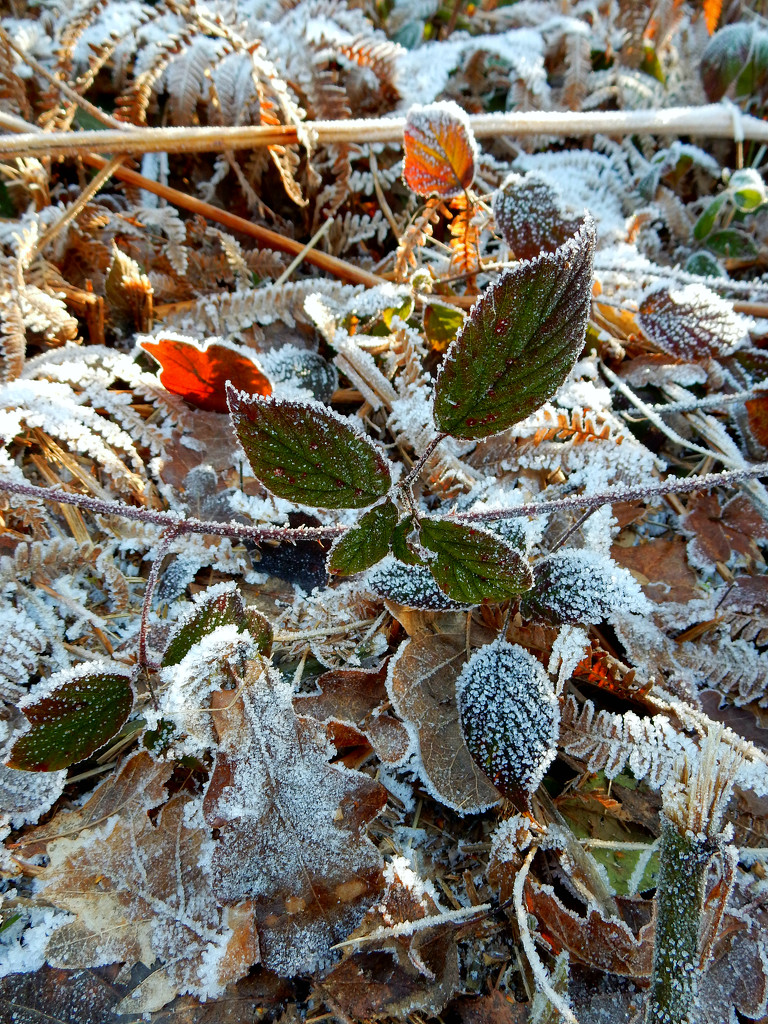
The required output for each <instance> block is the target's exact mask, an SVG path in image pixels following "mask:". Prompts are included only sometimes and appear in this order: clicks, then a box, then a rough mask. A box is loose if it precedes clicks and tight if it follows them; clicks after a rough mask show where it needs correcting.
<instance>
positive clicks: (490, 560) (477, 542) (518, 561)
mask: <svg viewBox="0 0 768 1024" xmlns="http://www.w3.org/2000/svg"><path fill="white" fill-rule="evenodd" d="M419 531H420V534H421V542H422V544H423V545H424V547H425V548H426V549H427V550H428V551H430V552H432V553H433V554H434V556H435V557H434V558H433V559H432V560H431V561H430V563H429V567H430V569H431V570H432V575H433V576H434V577H435V579H436V580H437V582H438V585H439V587H440V589H441V590H442V591H443V592H444V593H446V594H447V595H448V597H450V598H452V599H453V600H454V601H459V602H460V603H461V604H469V605H473V604H482V603H483V602H484V601H506V600H508V599H509V598H512V597H516V596H517V595H518V594H520V593H522V592H523V591H525V590H528V588H529V587H530V586H531V585H532V583H533V574H532V573H531V569H530V566H529V565H528V563H527V562H526V560H525V559H524V558H523V557H522V556H521V555H520V553H519V551H517V550H516V548H514V547H513V546H512V545H511V544H508V543H507V542H506V541H505V540H502V539H501V538H500V537H499V536H498V535H497V534H494V533H491V531H490V530H485V529H483V528H482V527H474V526H465V525H464V524H462V523H452V522H449V521H448V520H447V519H422V521H421V523H420V524H419Z"/></svg>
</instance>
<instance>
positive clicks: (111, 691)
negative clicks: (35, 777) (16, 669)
mask: <svg viewBox="0 0 768 1024" xmlns="http://www.w3.org/2000/svg"><path fill="white" fill-rule="evenodd" d="M20 707H21V710H22V711H23V712H24V714H25V716H26V718H27V721H28V722H29V724H30V726H31V728H30V730H29V732H26V733H24V734H23V735H22V736H20V737H19V738H18V739H17V740H16V742H15V743H14V745H13V747H12V748H11V753H10V756H9V758H8V761H7V764H8V767H9V768H20V769H22V770H23V771H29V772H55V771H59V770H60V769H61V768H66V767H68V766H69V765H71V764H75V763H76V762H77V761H82V760H83V759H84V758H86V757H89V756H90V755H91V754H93V753H94V751H96V750H98V749H99V747H102V746H104V744H105V743H106V742H107V740H109V739H111V738H112V736H114V735H115V734H116V733H117V732H118V731H119V730H120V728H121V727H122V726H123V725H124V724H125V722H126V720H127V718H128V715H129V714H130V713H131V708H132V707H133V689H132V687H131V681H130V673H129V670H128V669H124V668H123V666H121V665H118V664H117V663H111V664H109V666H108V667H107V666H106V664H105V663H104V662H102V663H100V664H98V665H95V664H94V665H89V664H86V665H80V666H78V667H77V668H75V669H67V670H65V671H63V672H58V673H56V674H55V675H53V676H51V678H50V679H49V680H47V681H46V682H45V683H42V684H41V685H40V686H38V687H36V688H35V689H34V690H32V692H31V693H30V695H29V697H28V698H27V699H26V700H25V701H22V703H21V704H20Z"/></svg>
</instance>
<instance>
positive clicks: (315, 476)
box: [227, 384, 391, 508]
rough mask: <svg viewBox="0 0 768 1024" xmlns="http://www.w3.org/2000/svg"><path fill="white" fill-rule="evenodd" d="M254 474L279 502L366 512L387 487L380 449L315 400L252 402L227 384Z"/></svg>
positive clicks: (386, 469) (234, 419)
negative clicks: (285, 500)
mask: <svg viewBox="0 0 768 1024" xmlns="http://www.w3.org/2000/svg"><path fill="white" fill-rule="evenodd" d="M227 401H228V404H229V411H230V414H231V416H232V422H233V424H234V427H235V430H236V432H237V436H238V438H239V440H240V444H241V445H242V446H243V449H244V451H245V454H246V456H247V457H248V461H249V463H250V465H251V469H252V470H253V474H254V476H255V477H257V478H258V479H259V480H260V481H261V482H262V483H263V484H264V486H265V487H266V488H267V489H268V490H270V491H271V492H272V493H273V494H276V495H277V496H278V498H286V499H287V500H288V501H294V502H297V503H298V504H301V505H308V506H310V507H312V508H365V507H366V506H367V505H372V504H373V503H374V502H375V501H376V500H377V499H378V498H382V497H383V496H384V495H385V494H387V492H388V491H389V488H390V486H391V477H390V472H389V463H388V462H387V459H386V457H385V456H384V454H383V452H382V450H381V449H380V448H379V447H378V446H377V445H376V444H374V442H373V441H371V440H370V438H368V437H366V436H365V434H362V433H360V431H358V430H356V429H355V428H354V427H353V426H352V425H351V424H350V422H349V421H348V420H345V419H344V417H343V416H339V414H338V413H336V412H334V411H333V410H332V409H328V408H326V407H325V406H324V405H321V404H320V403H319V402H295V401H285V400H281V399H276V398H266V399H265V398H254V397H252V396H250V395H247V394H244V393H243V392H241V391H238V390H237V388H235V387H233V386H232V385H231V384H228V385H227Z"/></svg>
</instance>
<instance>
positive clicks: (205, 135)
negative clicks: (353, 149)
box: [0, 103, 768, 158]
mask: <svg viewBox="0 0 768 1024" xmlns="http://www.w3.org/2000/svg"><path fill="white" fill-rule="evenodd" d="M469 121H470V124H471V125H472V130H473V132H474V133H475V136H476V137H477V138H479V139H483V138H494V137H496V136H499V135H540V134H543V135H568V136H579V135H587V136H589V135H596V134H603V135H622V136H625V135H634V134H644V135H693V136H699V137H702V136H703V137H707V138H726V139H727V138H732V139H735V140H742V139H752V140H755V141H759V142H768V123H766V122H765V121H760V120H759V119H758V118H756V117H752V116H750V115H746V114H741V112H740V111H738V110H737V109H736V108H734V107H730V106H727V105H725V104H719V103H712V104H709V105H707V106H703V107H669V108H667V109H661V110H625V111H622V110H616V111H614V110H607V111H606V110H598V111H586V112H583V113H580V112H577V111H550V110H547V111H540V110H535V111H526V112H524V113H509V114H476V115H474V116H472V117H470V119H469ZM2 124H4V118H3V119H0V125H2ZM8 127H10V125H9V126H8ZM126 127H127V126H126ZM301 127H302V131H308V132H310V133H311V134H312V136H313V137H314V138H315V139H316V140H317V144H318V145H320V146H329V145H338V144H343V143H348V144H360V143H364V142H394V143H399V142H402V139H403V129H404V128H405V118H404V117H391V118H387V117H380V118H354V119H350V120H348V121H306V122H304V123H303V124H302V126H301ZM11 130H13V128H11ZM298 135H299V132H298V129H297V128H295V127H293V126H289V125H284V126H276V127H274V126H271V125H266V126H264V125H242V126H237V127H226V128H221V127H205V128H188V127H180V128H134V129H133V130H106V131H85V132H56V133H43V134H41V133H37V132H26V133H25V134H24V135H20V136H18V137H16V138H4V139H0V156H3V157H13V156H36V157H39V158H42V157H44V156H71V155H72V154H74V153H84V152H90V153H111V154H116V153H134V154H135V153H220V152H222V151H223V150H227V149H257V148H259V147H262V146H285V145H292V144H297V143H298V142H299V137H298Z"/></svg>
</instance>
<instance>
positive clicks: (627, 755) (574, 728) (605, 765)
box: [559, 695, 693, 789]
mask: <svg viewBox="0 0 768 1024" xmlns="http://www.w3.org/2000/svg"><path fill="white" fill-rule="evenodd" d="M559 746H560V748H561V749H562V750H563V751H564V752H565V753H567V754H570V755H571V756H572V757H577V758H579V759H580V760H582V761H585V762H586V767H587V770H588V771H590V772H598V771H604V772H605V774H606V776H607V777H608V778H609V779H613V778H615V777H616V776H617V775H620V774H621V772H622V771H623V770H624V769H625V768H626V767H628V768H629V769H630V770H631V771H632V774H633V775H634V776H635V778H636V779H645V781H646V782H647V783H648V785H649V786H651V787H652V788H653V789H660V788H661V787H662V786H663V785H664V783H665V782H666V781H667V780H668V779H669V778H670V777H671V776H672V774H673V772H674V767H675V761H676V760H677V758H678V757H679V756H680V755H681V754H682V753H683V752H684V751H685V750H688V749H691V748H692V747H693V743H692V741H691V740H690V739H689V738H688V737H686V736H685V735H684V734H682V733H679V732H677V730H676V729H675V728H674V726H673V725H672V723H671V722H670V721H669V719H668V718H667V717H666V716H665V715H656V716H654V717H652V718H640V717H639V716H638V715H636V714H635V713H634V712H633V711H628V712H626V713H625V714H623V715H620V714H612V713H610V712H608V711H596V708H595V705H594V704H593V703H592V701H590V700H588V701H586V702H585V703H584V704H583V705H582V706H581V707H580V706H579V704H578V703H577V701H576V699H575V698H574V697H573V696H572V695H569V696H568V697H567V698H566V700H565V704H564V705H563V707H562V710H561V720H560V740H559Z"/></svg>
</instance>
